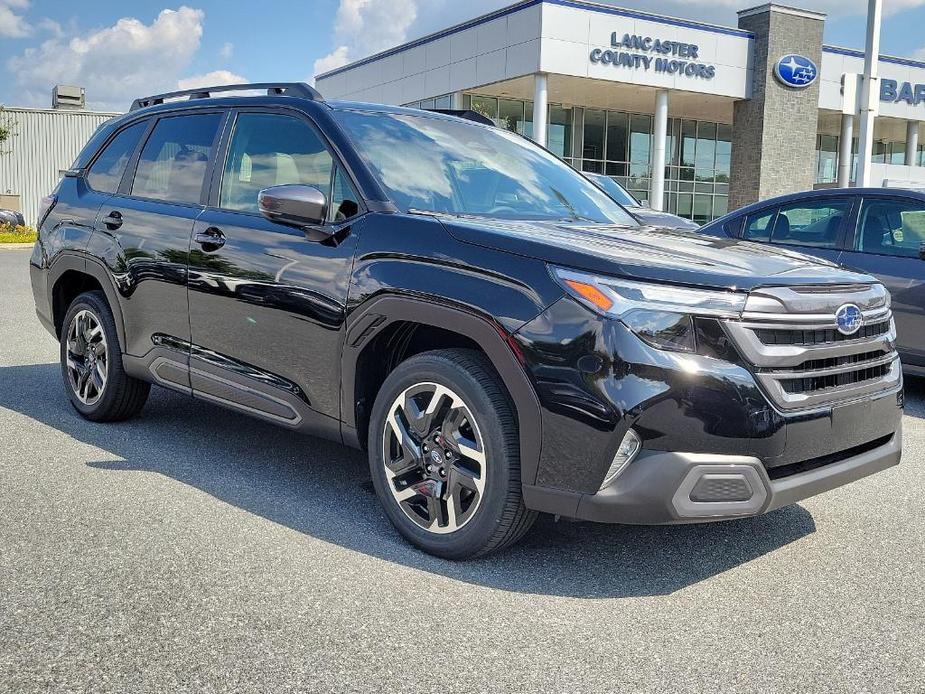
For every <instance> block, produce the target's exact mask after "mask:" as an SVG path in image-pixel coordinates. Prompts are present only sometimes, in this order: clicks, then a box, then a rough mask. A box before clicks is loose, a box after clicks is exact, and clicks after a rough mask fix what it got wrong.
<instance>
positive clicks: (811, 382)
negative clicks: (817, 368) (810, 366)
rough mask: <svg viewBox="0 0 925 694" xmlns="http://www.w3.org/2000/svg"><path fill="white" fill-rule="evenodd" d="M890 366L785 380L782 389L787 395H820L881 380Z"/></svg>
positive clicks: (883, 365) (782, 381)
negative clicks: (833, 389)
mask: <svg viewBox="0 0 925 694" xmlns="http://www.w3.org/2000/svg"><path fill="white" fill-rule="evenodd" d="M889 372H890V365H889V364H881V365H879V366H870V367H868V368H866V369H859V370H858V371H848V372H846V373H840V374H831V375H829V376H810V377H808V378H784V379H781V380H780V384H781V387H782V388H783V389H784V391H786V392H787V393H818V392H819V391H821V390H828V389H831V388H843V387H845V386H853V385H855V384H857V383H864V382H866V381H873V380H879V379H881V378H883V377H884V376H886V375H887V374H889Z"/></svg>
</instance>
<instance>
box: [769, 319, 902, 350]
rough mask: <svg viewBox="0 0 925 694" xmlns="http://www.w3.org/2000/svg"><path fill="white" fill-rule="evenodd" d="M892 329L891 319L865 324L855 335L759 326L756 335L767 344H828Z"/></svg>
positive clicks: (834, 330)
mask: <svg viewBox="0 0 925 694" xmlns="http://www.w3.org/2000/svg"><path fill="white" fill-rule="evenodd" d="M889 329H890V322H889V321H880V322H879V323H874V324H872V325H864V326H862V327H861V329H860V330H858V332H857V333H855V334H854V335H843V334H842V333H840V332H838V331H837V330H836V329H835V328H824V329H821V330H787V329H780V328H757V329H756V330H755V335H756V336H757V337H758V339H759V340H760V341H761V342H762V344H765V345H808V346H813V345H827V344H832V343H835V342H856V341H858V340H867V339H869V338H871V337H878V336H880V335H883V334H885V333H886V332H888V331H889Z"/></svg>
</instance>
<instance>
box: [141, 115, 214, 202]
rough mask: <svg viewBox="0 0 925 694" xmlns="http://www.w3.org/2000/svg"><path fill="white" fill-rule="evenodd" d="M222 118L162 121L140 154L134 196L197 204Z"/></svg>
mask: <svg viewBox="0 0 925 694" xmlns="http://www.w3.org/2000/svg"><path fill="white" fill-rule="evenodd" d="M222 118H223V115H222V114H221V113H202V114H191V115H184V116H170V117H167V118H162V119H160V120H159V121H158V122H157V125H155V126H154V130H153V131H152V133H151V136H150V137H149V138H148V141H147V142H146V143H145V146H144V149H143V150H142V151H141V158H140V159H139V161H138V168H137V169H136V171H135V180H134V181H133V183H132V195H134V196H137V197H142V198H150V199H153V200H165V201H168V202H177V203H192V204H198V203H199V201H200V198H201V195H202V184H203V181H204V180H205V175H206V171H207V170H208V168H209V162H210V161H211V159H212V156H213V152H212V150H213V147H214V144H215V139H216V138H215V136H216V134H217V132H218V128H219V125H220V124H221V122H222Z"/></svg>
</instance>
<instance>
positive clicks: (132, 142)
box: [87, 120, 148, 193]
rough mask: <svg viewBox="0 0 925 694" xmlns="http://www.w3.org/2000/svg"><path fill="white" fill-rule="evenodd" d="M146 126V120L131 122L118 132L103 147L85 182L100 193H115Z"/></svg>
mask: <svg viewBox="0 0 925 694" xmlns="http://www.w3.org/2000/svg"><path fill="white" fill-rule="evenodd" d="M147 127H148V121H146V120H145V121H140V122H138V123H133V124H132V125H130V126H128V127H127V128H125V129H124V130H122V131H121V132H119V134H117V135H116V136H115V137H114V138H113V139H112V140H110V142H109V144H108V145H106V146H105V147H104V148H103V151H102V152H100V155H99V156H98V157H97V158H96V160H95V161H94V162H93V164H91V165H90V169H89V171H88V172H87V184H88V185H89V186H90V187H91V188H93V190H96V191H99V192H101V193H115V192H116V191H117V190H119V183H120V182H121V181H122V175H123V174H124V173H125V168H126V167H127V166H128V163H129V160H130V159H131V158H132V154H134V152H135V148H136V147H137V146H138V141H139V140H141V136H142V135H144V132H145V129H146V128H147Z"/></svg>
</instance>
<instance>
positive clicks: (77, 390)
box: [60, 291, 151, 422]
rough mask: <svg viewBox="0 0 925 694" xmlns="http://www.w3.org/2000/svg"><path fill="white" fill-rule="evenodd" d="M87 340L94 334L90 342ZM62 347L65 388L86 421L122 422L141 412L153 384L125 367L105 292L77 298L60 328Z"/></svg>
mask: <svg viewBox="0 0 925 694" xmlns="http://www.w3.org/2000/svg"><path fill="white" fill-rule="evenodd" d="M88 335H92V337H91V338H90V339H89V340H87V339H86V338H87V336H88ZM72 338H76V339H72ZM60 342H61V373H62V376H63V377H64V387H65V389H66V390H67V394H68V396H69V397H70V400H71V404H72V405H73V406H74V409H75V410H77V411H78V412H79V413H80V415H81V416H82V417H84V418H85V419H89V420H91V421H93V422H120V421H123V420H126V419H130V418H132V417H134V416H135V415H137V414H138V413H139V412H141V408H142V407H144V404H145V401H147V399H148V393H149V392H150V390H151V385H150V384H149V383H147V382H145V381H140V380H138V379H137V378H132V377H131V376H129V375H127V374H126V373H125V370H124V369H123V368H122V348H121V347H120V345H119V336H118V334H117V333H116V323H115V320H114V319H113V317H112V311H111V310H110V309H109V304H108V303H107V302H106V295H105V294H103V292H101V291H92V292H86V293H84V294H81V295H80V296H78V297H77V298H76V299H74V301H73V302H72V303H71V305H70V307H68V310H67V314H66V315H65V317H64V323H63V324H62V326H61V340H60Z"/></svg>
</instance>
